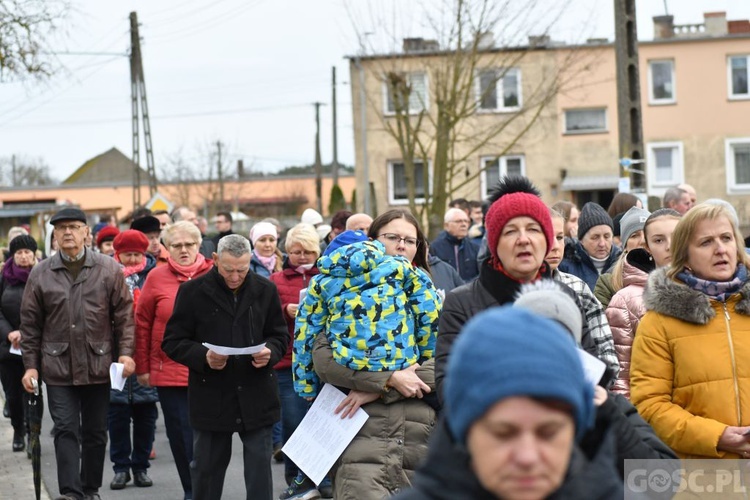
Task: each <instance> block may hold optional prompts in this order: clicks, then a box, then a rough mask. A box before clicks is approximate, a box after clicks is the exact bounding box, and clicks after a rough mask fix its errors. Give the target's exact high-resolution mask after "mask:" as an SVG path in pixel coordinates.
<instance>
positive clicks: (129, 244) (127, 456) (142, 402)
mask: <svg viewBox="0 0 750 500" xmlns="http://www.w3.org/2000/svg"><path fill="white" fill-rule="evenodd" d="M108 228H111V227H110V226H108V227H107V228H104V229H102V230H101V231H100V232H99V234H101V233H102V232H104V231H105V230H106V229H108ZM111 229H115V228H111ZM113 248H114V252H115V255H114V257H115V260H116V261H117V262H119V263H120V264H121V265H122V272H123V274H125V283H126V284H127V285H128V288H129V289H130V293H131V294H132V295H133V309H134V310H135V307H136V305H137V303H138V298H139V296H140V293H141V288H142V287H143V285H144V283H145V282H146V276H147V275H148V273H149V272H151V270H152V269H154V268H155V267H156V259H155V258H154V257H153V256H152V255H150V254H148V253H146V250H147V249H148V238H146V235H144V234H143V233H142V232H140V231H136V230H134V229H128V230H127V231H123V232H122V233H119V234H118V235H117V236H116V237H115V239H114V241H113ZM158 400H159V396H158V394H157V393H156V389H154V388H153V387H143V386H142V385H140V384H139V383H138V381H137V379H136V375H135V374H133V375H131V376H130V377H129V378H128V380H127V381H126V383H125V388H124V389H123V390H122V391H118V390H116V389H111V390H110V396H109V403H110V404H109V413H108V415H107V427H108V429H109V442H110V446H109V459H110V460H111V461H112V468H113V469H114V472H115V477H114V478H113V479H112V482H111V483H110V484H109V487H110V488H111V489H113V490H121V489H123V488H125V485H126V484H127V483H128V482H129V481H130V479H131V475H130V473H131V471H132V473H133V476H132V478H133V480H134V483H135V485H136V486H139V487H148V486H151V485H153V482H152V481H151V478H149V477H148V474H147V473H146V471H147V470H148V468H149V466H150V463H149V455H150V454H151V448H152V446H153V444H154V432H155V430H156V418H157V416H158V410H157V408H156V402H157V401H158ZM131 419H132V422H133V427H132V434H133V438H132V440H131V437H130V434H131V426H130V422H131Z"/></svg>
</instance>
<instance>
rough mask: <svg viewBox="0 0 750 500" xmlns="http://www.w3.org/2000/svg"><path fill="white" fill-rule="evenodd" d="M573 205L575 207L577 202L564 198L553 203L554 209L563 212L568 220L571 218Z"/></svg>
mask: <svg viewBox="0 0 750 500" xmlns="http://www.w3.org/2000/svg"><path fill="white" fill-rule="evenodd" d="M573 207H575V203H573V202H571V201H565V200H563V201H558V202H557V203H555V204H554V205H552V210H555V211H556V212H558V213H561V214H562V216H563V218H565V221H566V222H567V221H568V219H570V212H571V211H572V210H573Z"/></svg>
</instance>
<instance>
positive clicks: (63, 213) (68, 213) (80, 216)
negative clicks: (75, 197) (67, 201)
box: [49, 207, 88, 224]
mask: <svg viewBox="0 0 750 500" xmlns="http://www.w3.org/2000/svg"><path fill="white" fill-rule="evenodd" d="M64 220H77V221H80V222H83V223H84V224H87V223H88V221H87V220H86V214H85V213H83V210H81V209H79V208H73V207H65V208H63V209H61V210H60V211H58V212H57V213H56V214H55V215H53V216H52V218H51V219H50V220H49V223H50V224H57V223H58V222H60V221H64Z"/></svg>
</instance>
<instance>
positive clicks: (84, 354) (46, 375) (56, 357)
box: [20, 207, 135, 500]
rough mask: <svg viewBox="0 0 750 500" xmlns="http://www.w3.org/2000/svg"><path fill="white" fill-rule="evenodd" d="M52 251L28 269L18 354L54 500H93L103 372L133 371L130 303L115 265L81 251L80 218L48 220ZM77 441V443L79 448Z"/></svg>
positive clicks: (98, 478) (105, 382) (100, 455)
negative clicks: (45, 434)
mask: <svg viewBox="0 0 750 500" xmlns="http://www.w3.org/2000/svg"><path fill="white" fill-rule="evenodd" d="M50 223H51V224H52V225H53V226H54V228H55V229H54V238H55V240H57V244H58V246H59V248H60V250H59V251H58V252H57V253H56V254H55V255H53V256H52V257H50V258H48V259H45V260H43V261H42V262H40V263H39V264H37V265H36V266H34V268H33V270H32V272H31V275H30V276H29V280H28V282H27V283H26V290H25V291H24V295H23V302H22V306H21V328H20V330H21V332H22V338H21V349H22V352H23V364H24V366H25V368H26V373H25V374H24V376H23V379H22V382H23V385H24V388H25V389H26V390H27V391H28V392H32V391H33V390H34V389H33V382H32V380H36V381H39V374H40V372H41V374H42V376H43V380H44V382H45V384H47V399H48V402H49V412H50V415H52V419H53V420H54V422H55V457H56V459H57V480H58V483H59V486H60V493H61V496H59V497H57V500H99V499H100V497H99V487H101V485H102V475H103V472H104V457H105V449H106V446H107V410H108V409H109V387H110V383H109V380H110V379H109V369H110V365H111V364H112V362H113V361H114V360H117V361H118V362H119V363H122V364H123V365H124V370H123V376H124V377H128V376H129V375H130V374H132V373H133V372H134V371H135V363H134V362H133V358H132V357H131V356H132V354H133V348H134V332H133V299H132V298H131V296H130V292H129V291H128V288H127V285H126V284H125V277H124V275H123V273H122V271H121V270H120V265H119V264H118V263H117V262H116V261H115V260H114V259H112V258H111V257H108V256H106V255H102V254H99V253H96V252H93V251H91V250H90V249H87V248H86V247H85V246H84V240H85V238H86V236H87V235H88V232H89V227H88V226H87V225H86V214H84V213H83V212H82V211H81V210H79V209H77V208H70V207H66V208H63V209H62V210H60V211H59V212H57V213H56V214H55V215H53V216H52V218H51V219H50ZM79 436H80V443H79Z"/></svg>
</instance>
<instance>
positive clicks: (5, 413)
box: [3, 400, 10, 418]
mask: <svg viewBox="0 0 750 500" xmlns="http://www.w3.org/2000/svg"><path fill="white" fill-rule="evenodd" d="M3 417H5V418H10V408H8V401H7V400H6V401H5V405H4V406H3Z"/></svg>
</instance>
